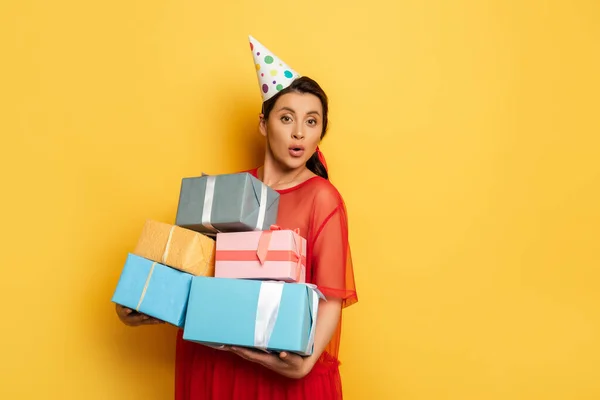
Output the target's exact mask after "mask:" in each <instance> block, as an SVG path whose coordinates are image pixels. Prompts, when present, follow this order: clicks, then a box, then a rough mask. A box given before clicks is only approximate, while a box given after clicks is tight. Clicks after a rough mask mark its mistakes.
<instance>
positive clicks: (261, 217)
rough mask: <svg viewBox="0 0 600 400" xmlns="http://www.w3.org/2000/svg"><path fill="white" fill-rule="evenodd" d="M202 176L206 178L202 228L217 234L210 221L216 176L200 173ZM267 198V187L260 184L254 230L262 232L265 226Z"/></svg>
mask: <svg viewBox="0 0 600 400" xmlns="http://www.w3.org/2000/svg"><path fill="white" fill-rule="evenodd" d="M202 176H206V190H205V192H204V207H203V208H202V226H204V227H205V228H206V229H208V230H210V231H211V232H219V230H218V229H216V228H215V227H214V226H213V225H212V223H211V221H210V219H211V215H212V209H213V203H214V200H215V185H216V178H217V177H216V176H211V175H206V174H205V173H202ZM267 197H268V188H267V185H265V184H264V183H262V182H261V189H260V198H259V199H258V217H257V219H256V228H255V230H257V231H260V230H262V227H263V225H264V224H265V218H266V215H267Z"/></svg>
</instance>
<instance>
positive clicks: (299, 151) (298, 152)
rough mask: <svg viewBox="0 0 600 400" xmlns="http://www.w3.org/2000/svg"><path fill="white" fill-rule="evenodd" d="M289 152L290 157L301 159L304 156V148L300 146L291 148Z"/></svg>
mask: <svg viewBox="0 0 600 400" xmlns="http://www.w3.org/2000/svg"><path fill="white" fill-rule="evenodd" d="M289 150H290V155H291V156H292V157H302V155H303V154H304V147H301V146H292V147H290V149H289Z"/></svg>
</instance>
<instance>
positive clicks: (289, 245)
mask: <svg viewBox="0 0 600 400" xmlns="http://www.w3.org/2000/svg"><path fill="white" fill-rule="evenodd" d="M305 276H306V239H304V238H303V237H302V236H300V235H299V234H298V232H297V231H292V230H284V229H279V228H278V227H272V228H271V230H269V231H252V232H232V233H218V234H217V243H216V252H215V277H217V278H234V279H260V280H277V281H285V282H290V283H291V282H299V283H304V282H305V280H306V277H305Z"/></svg>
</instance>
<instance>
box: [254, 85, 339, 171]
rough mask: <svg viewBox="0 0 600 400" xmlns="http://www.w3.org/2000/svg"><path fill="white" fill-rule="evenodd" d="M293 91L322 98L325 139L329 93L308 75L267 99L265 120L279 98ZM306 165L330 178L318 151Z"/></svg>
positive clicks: (323, 133) (264, 110)
mask: <svg viewBox="0 0 600 400" xmlns="http://www.w3.org/2000/svg"><path fill="white" fill-rule="evenodd" d="M291 92H296V93H310V94H313V95H315V96H317V97H318V98H319V100H321V106H322V107H323V131H322V132H321V139H323V137H324V136H325V133H326V132H327V123H328V115H327V114H328V111H329V104H328V99H327V95H326V94H325V92H324V91H323V89H322V88H321V86H319V84H318V83H317V82H316V81H314V80H313V79H311V78H309V77H307V76H303V77H300V78H298V79H296V80H294V81H293V82H292V84H291V85H290V86H288V87H286V88H285V89H283V90H281V91H280V92H279V93H277V94H276V95H275V96H273V97H271V98H270V99H269V100H267V101H265V102H264V103H263V108H262V112H263V114H264V118H265V120H266V119H268V118H269V114H270V113H271V111H272V110H273V107H274V106H275V102H277V99H278V98H280V97H281V96H283V95H284V94H286V93H291ZM306 167H307V168H308V169H309V170H311V171H312V172H314V173H315V174H316V175H319V176H320V177H322V178H325V179H329V174H328V173H327V169H326V168H325V166H324V165H323V163H321V161H320V160H319V155H318V153H317V152H315V154H313V155H312V156H311V157H310V158H309V159H308V161H307V162H306Z"/></svg>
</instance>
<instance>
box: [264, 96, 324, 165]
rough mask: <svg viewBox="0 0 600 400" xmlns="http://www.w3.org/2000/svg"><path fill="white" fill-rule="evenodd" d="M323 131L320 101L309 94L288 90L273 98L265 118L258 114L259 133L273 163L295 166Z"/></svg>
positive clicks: (303, 160)
mask: <svg viewBox="0 0 600 400" xmlns="http://www.w3.org/2000/svg"><path fill="white" fill-rule="evenodd" d="M322 131H323V107H322V105H321V100H319V98H318V97H317V96H315V95H313V94H310V93H296V92H290V93H286V94H284V95H282V96H281V97H279V98H278V99H277V101H276V102H275V105H274V106H273V109H272V110H271V113H270V114H269V119H268V120H265V119H264V118H262V115H261V122H260V132H261V133H262V135H263V136H265V137H266V138H267V145H268V147H269V149H270V150H271V154H272V156H273V157H274V158H275V160H276V161H277V162H279V163H280V164H282V165H283V166H285V167H287V168H288V169H292V170H293V169H297V168H300V167H302V166H304V164H306V162H307V161H308V159H309V158H310V157H311V156H312V155H313V154H314V153H315V151H316V149H317V146H318V144H319V141H320V140H321V132H322Z"/></svg>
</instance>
